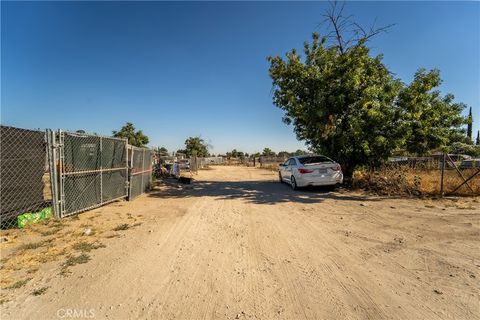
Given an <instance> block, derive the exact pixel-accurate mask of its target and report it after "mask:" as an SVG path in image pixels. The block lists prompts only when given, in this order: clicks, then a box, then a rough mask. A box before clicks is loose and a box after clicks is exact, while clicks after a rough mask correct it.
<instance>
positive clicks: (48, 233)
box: [39, 226, 62, 237]
mask: <svg viewBox="0 0 480 320" xmlns="http://www.w3.org/2000/svg"><path fill="white" fill-rule="evenodd" d="M60 230H62V227H58V226H57V227H54V228H52V229H51V230H46V231H39V233H40V234H41V235H42V236H43V237H47V236H51V235H54V234H56V233H58V232H59V231H60Z"/></svg>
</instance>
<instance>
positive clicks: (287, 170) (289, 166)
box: [284, 158, 296, 181]
mask: <svg viewBox="0 0 480 320" xmlns="http://www.w3.org/2000/svg"><path fill="white" fill-rule="evenodd" d="M295 164H296V163H295V159H293V158H290V159H288V160H287V165H286V166H285V176H284V179H285V180H287V181H290V177H291V176H292V172H293V168H294V167H295Z"/></svg>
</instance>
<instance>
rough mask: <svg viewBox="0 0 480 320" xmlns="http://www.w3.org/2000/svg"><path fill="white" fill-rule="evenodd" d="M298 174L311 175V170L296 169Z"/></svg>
mask: <svg viewBox="0 0 480 320" xmlns="http://www.w3.org/2000/svg"><path fill="white" fill-rule="evenodd" d="M298 172H300V173H301V174H305V173H312V172H313V170H310V169H298Z"/></svg>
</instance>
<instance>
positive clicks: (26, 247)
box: [18, 241, 47, 251]
mask: <svg viewBox="0 0 480 320" xmlns="http://www.w3.org/2000/svg"><path fill="white" fill-rule="evenodd" d="M46 243H47V242H46V241H40V242H30V243H24V244H22V245H21V246H19V247H18V250H19V251H25V250H35V249H38V248H40V247H43V246H44V245H45V244H46Z"/></svg>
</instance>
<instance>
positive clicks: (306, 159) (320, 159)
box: [298, 156, 333, 164]
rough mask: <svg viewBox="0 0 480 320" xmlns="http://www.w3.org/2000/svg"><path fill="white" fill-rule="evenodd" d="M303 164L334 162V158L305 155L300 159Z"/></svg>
mask: <svg viewBox="0 0 480 320" xmlns="http://www.w3.org/2000/svg"><path fill="white" fill-rule="evenodd" d="M298 161H300V163H301V164H311V163H321V162H333V160H332V159H330V158H327V157H325V156H314V157H303V158H300V159H298Z"/></svg>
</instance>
